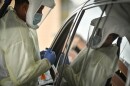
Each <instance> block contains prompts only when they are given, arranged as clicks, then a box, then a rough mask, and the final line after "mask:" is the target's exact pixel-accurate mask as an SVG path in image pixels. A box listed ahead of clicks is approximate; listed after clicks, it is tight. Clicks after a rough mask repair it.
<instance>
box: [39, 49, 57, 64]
mask: <svg viewBox="0 0 130 86" xmlns="http://www.w3.org/2000/svg"><path fill="white" fill-rule="evenodd" d="M40 54H41V59H43V58H46V59H48V60H49V61H50V63H51V65H52V64H54V63H55V60H56V55H55V52H54V51H52V50H51V48H47V49H46V50H45V51H41V52H40Z"/></svg>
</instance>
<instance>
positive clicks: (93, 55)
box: [59, 28, 118, 86]
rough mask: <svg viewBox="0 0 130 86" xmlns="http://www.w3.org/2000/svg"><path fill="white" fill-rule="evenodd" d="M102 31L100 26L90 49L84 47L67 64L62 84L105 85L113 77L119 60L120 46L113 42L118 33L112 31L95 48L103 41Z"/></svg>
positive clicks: (80, 85) (76, 85) (79, 85)
mask: <svg viewBox="0 0 130 86" xmlns="http://www.w3.org/2000/svg"><path fill="white" fill-rule="evenodd" d="M101 33H102V29H100V28H98V29H97V31H96V35H95V36H93V37H92V36H91V37H92V41H91V42H90V41H89V42H90V43H91V44H88V46H90V50H89V51H88V47H86V48H84V49H83V50H82V51H81V52H80V53H79V54H78V56H77V58H76V59H75V60H74V61H73V62H72V63H71V64H70V65H65V68H64V71H63V80H62V82H61V86H105V84H106V82H107V80H108V79H109V78H110V77H112V75H113V74H114V72H115V71H116V70H117V62H118V56H117V51H118V47H117V46H116V45H115V44H112V42H113V41H114V40H115V39H116V38H117V37H118V35H117V34H115V33H110V34H109V35H108V36H107V38H106V40H105V42H104V43H103V44H102V45H101V46H100V47H98V48H93V46H95V45H96V44H98V43H99V41H101ZM87 52H88V53H87ZM84 58H86V59H85V61H84ZM83 63H85V64H84V67H83V69H82V66H83ZM59 70H60V69H59ZM81 71H82V72H81ZM80 74H81V75H80ZM79 79H80V80H79Z"/></svg>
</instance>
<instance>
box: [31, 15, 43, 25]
mask: <svg viewBox="0 0 130 86" xmlns="http://www.w3.org/2000/svg"><path fill="white" fill-rule="evenodd" d="M41 19H42V14H41V13H36V14H35V16H34V20H33V24H34V25H37V24H38V23H39V22H40V21H41Z"/></svg>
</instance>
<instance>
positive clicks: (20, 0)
mask: <svg viewBox="0 0 130 86" xmlns="http://www.w3.org/2000/svg"><path fill="white" fill-rule="evenodd" d="M23 3H27V4H29V1H28V0H15V5H21V4H23Z"/></svg>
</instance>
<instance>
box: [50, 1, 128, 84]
mask: <svg viewBox="0 0 130 86" xmlns="http://www.w3.org/2000/svg"><path fill="white" fill-rule="evenodd" d="M129 9H130V0H87V1H86V2H84V3H83V4H82V5H80V6H79V7H78V8H77V9H76V10H74V11H73V13H72V14H71V15H70V16H69V17H68V18H67V19H66V21H65V22H64V24H63V25H62V27H61V29H60V30H59V32H58V33H57V35H56V37H55V39H54V41H53V42H52V44H51V49H52V50H53V51H55V54H56V57H57V58H56V62H55V64H54V66H55V68H51V69H50V74H51V76H52V78H53V81H54V82H53V84H54V86H60V82H61V79H62V73H63V71H64V64H71V62H73V60H74V59H75V58H76V56H77V55H78V53H79V52H80V51H81V50H82V49H83V48H85V47H88V46H87V44H88V42H89V40H90V39H91V36H93V35H94V33H95V32H96V29H95V28H98V27H99V26H100V22H101V21H103V20H104V21H103V22H104V23H106V22H107V21H109V24H110V25H109V24H108V27H110V29H107V30H106V33H108V32H111V33H112V32H114V31H115V33H118V34H119V35H120V37H121V39H120V40H118V42H117V41H115V42H114V43H117V44H119V46H120V53H118V56H119V61H118V69H117V71H116V72H115V73H113V76H112V77H110V78H108V79H107V82H106V84H105V86H125V85H126V86H130V79H129V77H128V76H130V71H129V67H130V66H129V64H130V58H129V56H130V54H129V52H130V45H129V42H130V34H129V32H130V11H129ZM111 16H114V17H111ZM115 18H116V21H114V19H115ZM94 19H98V21H96V22H97V23H96V25H94V23H95V21H93V20H94ZM112 22H114V23H112ZM112 25H113V26H112ZM114 25H116V26H114ZM113 28H117V29H116V30H113ZM103 37H105V36H103ZM77 39H78V40H79V41H76V40H77ZM96 47H98V46H96ZM72 58H73V60H72ZM115 65H116V64H115ZM82 66H84V64H82ZM59 67H61V68H62V70H61V71H59V72H58V74H57V73H56V72H57V71H56V70H57V69H58V68H59ZM55 71H56V72H55ZM88 71H89V70H88ZM57 77H58V78H57Z"/></svg>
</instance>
